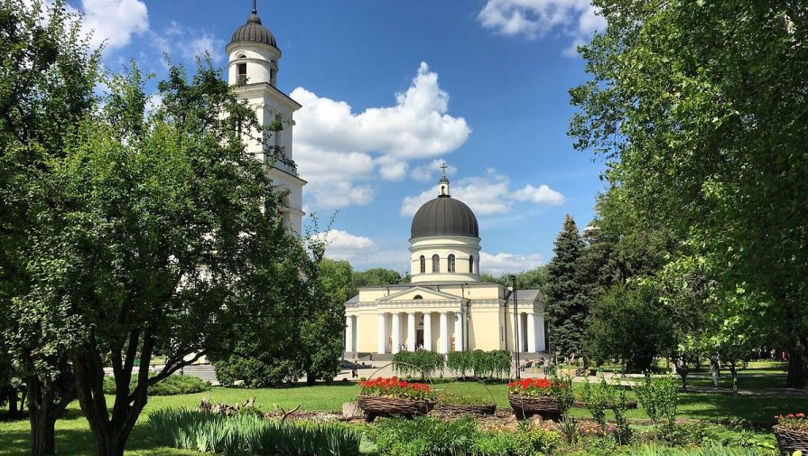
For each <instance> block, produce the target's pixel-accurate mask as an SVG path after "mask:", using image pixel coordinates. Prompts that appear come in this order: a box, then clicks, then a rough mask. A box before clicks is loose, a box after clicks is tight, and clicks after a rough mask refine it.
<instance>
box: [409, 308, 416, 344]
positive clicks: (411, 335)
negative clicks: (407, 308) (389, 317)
mask: <svg viewBox="0 0 808 456" xmlns="http://www.w3.org/2000/svg"><path fill="white" fill-rule="evenodd" d="M407 350H409V351H415V312H409V313H408V314H407Z"/></svg>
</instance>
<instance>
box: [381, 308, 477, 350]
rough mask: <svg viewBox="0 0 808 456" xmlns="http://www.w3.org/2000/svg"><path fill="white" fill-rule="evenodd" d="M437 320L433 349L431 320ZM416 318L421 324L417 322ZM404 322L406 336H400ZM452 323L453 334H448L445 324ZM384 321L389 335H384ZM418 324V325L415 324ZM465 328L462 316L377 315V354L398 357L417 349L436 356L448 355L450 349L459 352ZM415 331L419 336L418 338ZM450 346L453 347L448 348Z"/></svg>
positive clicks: (406, 313) (447, 326)
mask: <svg viewBox="0 0 808 456" xmlns="http://www.w3.org/2000/svg"><path fill="white" fill-rule="evenodd" d="M434 314H437V318H438V338H437V340H436V341H434V342H437V344H436V345H437V347H434V346H433V339H434V338H433V337H432V321H433V320H432V319H433V316H434ZM418 317H421V318H422V321H420V322H419V321H418ZM405 318H406V325H407V326H406V334H403V331H402V329H403V328H402V323H403V320H404V319H405ZM450 318H451V321H453V324H454V331H452V333H451V334H450V331H449V321H450ZM388 320H389V322H390V324H389V328H390V331H389V335H388ZM419 323H420V324H419ZM465 326H466V324H465V318H464V314H463V313H462V312H449V311H446V312H414V311H409V312H380V313H379V316H378V329H377V334H378V341H377V347H376V352H377V353H394V354H395V353H398V352H399V351H401V350H402V349H406V350H408V351H415V350H417V349H419V348H421V349H424V350H429V351H433V350H436V349H437V352H438V353H449V351H450V349H452V348H453V349H454V350H455V351H461V350H463V349H464V341H465V340H466V327H465ZM419 329H420V330H421V331H423V333H422V334H421V335H420V336H419V334H418V331H419ZM452 344H454V345H452Z"/></svg>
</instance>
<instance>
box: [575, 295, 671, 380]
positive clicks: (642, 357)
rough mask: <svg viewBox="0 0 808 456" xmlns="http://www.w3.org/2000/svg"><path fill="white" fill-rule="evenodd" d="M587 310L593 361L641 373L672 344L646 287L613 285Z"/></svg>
mask: <svg viewBox="0 0 808 456" xmlns="http://www.w3.org/2000/svg"><path fill="white" fill-rule="evenodd" d="M590 310H591V316H590V319H589V325H588V327H587V330H586V346H587V354H588V355H589V356H591V357H592V358H593V359H594V360H595V361H598V362H605V361H609V360H613V359H614V360H618V361H620V362H621V363H622V364H624V365H625V368H626V370H629V371H643V370H646V369H649V368H650V367H651V365H652V364H653V361H654V358H655V357H656V356H657V355H659V354H662V353H664V351H665V350H666V349H667V348H668V347H670V346H671V345H672V344H673V331H672V329H671V324H670V321H669V319H668V315H667V313H666V311H665V310H664V309H663V308H662V307H661V306H659V305H658V302H657V296H656V294H655V293H654V292H653V290H652V289H651V288H650V287H648V286H642V285H638V284H629V285H615V286H614V287H612V288H611V289H610V290H608V291H607V292H606V293H605V294H604V295H603V296H601V297H600V299H598V300H597V301H596V302H595V304H594V305H593V306H592V308H591V309H590Z"/></svg>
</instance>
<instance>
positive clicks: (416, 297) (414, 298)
mask: <svg viewBox="0 0 808 456" xmlns="http://www.w3.org/2000/svg"><path fill="white" fill-rule="evenodd" d="M412 299H413V300H418V299H424V297H423V296H421V295H415V296H413V297H412Z"/></svg>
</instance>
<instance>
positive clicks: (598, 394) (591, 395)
mask: <svg viewBox="0 0 808 456" xmlns="http://www.w3.org/2000/svg"><path fill="white" fill-rule="evenodd" d="M583 400H584V402H585V403H586V408H587V409H588V410H589V413H591V414H592V418H594V420H595V421H596V422H597V423H598V426H599V427H600V431H601V432H603V433H605V432H606V410H608V409H609V405H610V402H612V392H611V389H610V387H609V384H608V383H606V379H605V378H603V377H601V379H600V382H598V383H595V384H591V383H589V382H588V381H587V382H586V383H584V388H583Z"/></svg>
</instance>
